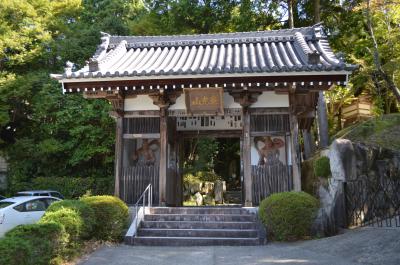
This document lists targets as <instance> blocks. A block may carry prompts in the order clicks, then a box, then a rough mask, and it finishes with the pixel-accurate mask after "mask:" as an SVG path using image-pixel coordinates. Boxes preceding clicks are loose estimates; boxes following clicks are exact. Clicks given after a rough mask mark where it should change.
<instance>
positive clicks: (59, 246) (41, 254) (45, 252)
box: [0, 223, 68, 265]
mask: <svg viewBox="0 0 400 265" xmlns="http://www.w3.org/2000/svg"><path fill="white" fill-rule="evenodd" d="M67 238H68V235H67V234H66V233H65V230H64V227H63V226H62V225H60V224H56V223H47V224H32V225H20V226H17V227H16V228H14V229H12V230H11V231H9V232H7V233H6V236H5V238H4V239H1V240H0V261H2V259H3V260H4V261H11V260H13V259H14V260H16V261H18V262H20V263H15V264H26V265H48V264H51V263H52V260H54V259H56V258H57V257H58V256H59V255H62V254H63V252H64V249H65V246H66V242H67V240H68V239H67ZM16 244H18V245H20V246H16ZM3 247H8V248H9V249H8V250H6V249H3ZM12 262H13V261H12ZM12 262H4V263H3V262H1V263H0V264H14V263H12Z"/></svg>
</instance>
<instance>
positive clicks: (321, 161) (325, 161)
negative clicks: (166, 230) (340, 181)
mask: <svg viewBox="0 0 400 265" xmlns="http://www.w3.org/2000/svg"><path fill="white" fill-rule="evenodd" d="M313 166H314V174H315V176H317V177H322V178H327V177H329V176H330V175H331V168H330V164H329V158H327V157H326V156H321V157H320V158H317V159H315V160H314V165H313Z"/></svg>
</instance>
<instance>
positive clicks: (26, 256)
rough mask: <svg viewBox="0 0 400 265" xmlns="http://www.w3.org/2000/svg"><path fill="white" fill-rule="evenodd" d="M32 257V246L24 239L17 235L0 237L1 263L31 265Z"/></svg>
mask: <svg viewBox="0 0 400 265" xmlns="http://www.w3.org/2000/svg"><path fill="white" fill-rule="evenodd" d="M31 257H32V249H31V246H30V244H29V243H28V242H27V241H25V240H24V239H22V238H16V237H5V238H2V239H0V264H7V265H21V264H24V265H25V264H26V265H30V264H32V263H30V262H31ZM32 265H33V264H32Z"/></svg>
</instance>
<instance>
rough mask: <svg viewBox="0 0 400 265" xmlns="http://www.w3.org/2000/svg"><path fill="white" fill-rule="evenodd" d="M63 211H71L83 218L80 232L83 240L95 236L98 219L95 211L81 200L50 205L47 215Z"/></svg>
mask: <svg viewBox="0 0 400 265" xmlns="http://www.w3.org/2000/svg"><path fill="white" fill-rule="evenodd" d="M63 209H71V210H73V211H74V212H76V213H78V214H79V216H80V217H81V218H82V227H81V231H80V237H81V238H82V239H89V238H90V237H92V236H93V233H92V232H93V227H94V225H95V223H96V219H95V218H96V217H95V214H94V210H93V209H92V208H91V207H90V206H89V205H87V204H86V203H84V202H83V201H79V200H63V201H59V202H55V203H53V204H52V205H50V207H49V208H48V209H47V210H46V215H49V214H50V213H51V212H57V211H59V210H63ZM50 220H51V218H50Z"/></svg>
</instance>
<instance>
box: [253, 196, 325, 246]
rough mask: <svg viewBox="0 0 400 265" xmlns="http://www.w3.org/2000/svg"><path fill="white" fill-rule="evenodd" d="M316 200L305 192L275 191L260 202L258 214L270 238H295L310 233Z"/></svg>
mask: <svg viewBox="0 0 400 265" xmlns="http://www.w3.org/2000/svg"><path fill="white" fill-rule="evenodd" d="M317 210H318V200H317V199H316V198H314V197H312V196H311V195H309V194H307V193H305V192H294V191H291V192H282V193H275V194H272V195H271V196H269V197H268V198H266V199H264V200H263V201H262V202H261V203H260V207H259V216H260V219H261V221H262V222H263V223H264V224H265V225H266V227H267V231H268V232H269V233H270V234H271V236H272V238H273V239H275V240H278V241H286V240H295V239H300V238H304V237H305V236H308V235H309V234H310V229H311V225H312V223H313V221H314V218H315V216H316V214H317Z"/></svg>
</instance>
